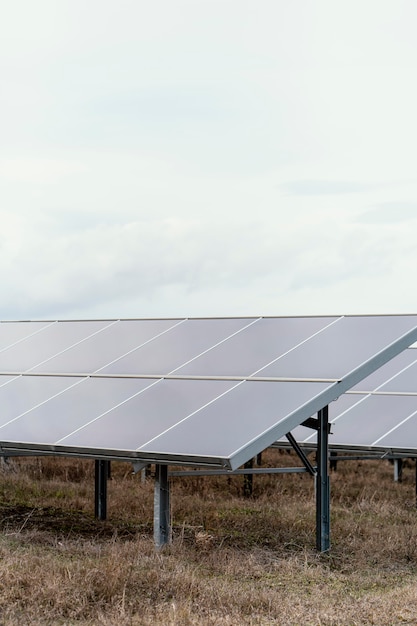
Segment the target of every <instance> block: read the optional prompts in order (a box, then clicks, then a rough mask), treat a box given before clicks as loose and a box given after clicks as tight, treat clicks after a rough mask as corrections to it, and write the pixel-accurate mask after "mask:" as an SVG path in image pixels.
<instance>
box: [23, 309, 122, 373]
mask: <svg viewBox="0 0 417 626" xmlns="http://www.w3.org/2000/svg"><path fill="white" fill-rule="evenodd" d="M117 323H118V320H115V321H112V322H111V323H110V324H108V325H107V326H103V328H99V329H98V330H96V331H94V332H93V333H91V334H90V335H87V337H83V338H82V339H80V340H79V341H76V342H75V343H73V344H71V345H70V346H67V347H66V348H64V349H63V350H60V352H57V353H56V354H53V355H52V356H50V357H48V358H47V359H44V360H43V361H41V362H40V363H36V365H33V366H32V367H31V368H30V369H28V370H26V371H27V372H31V371H32V370H34V369H35V368H37V367H40V366H41V365H43V364H44V363H47V362H48V361H51V360H52V359H55V358H56V357H57V356H60V355H61V354H64V353H65V352H68V350H72V348H75V346H79V345H80V344H81V343H83V342H84V341H87V340H88V339H90V338H91V337H94V336H95V335H98V334H99V333H101V332H103V330H106V329H107V328H111V326H114V324H117Z"/></svg>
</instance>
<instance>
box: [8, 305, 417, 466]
mask: <svg viewBox="0 0 417 626" xmlns="http://www.w3.org/2000/svg"><path fill="white" fill-rule="evenodd" d="M6 326H7V325H6V324H4V325H1V324H0V345H1V342H2V337H3V345H4V346H5V347H4V349H3V350H0V406H1V411H0V446H1V451H2V453H3V454H8V453H16V452H18V451H21V452H26V453H28V452H33V453H58V454H75V455H79V456H83V455H89V456H93V457H94V456H95V457H100V458H124V459H142V460H145V461H149V462H151V461H152V462H157V463H169V464H176V463H180V464H191V465H193V464H194V465H215V466H222V467H228V468H231V469H235V468H236V467H238V466H239V465H241V464H242V463H244V462H245V461H246V460H248V459H249V458H251V457H252V456H254V455H255V454H257V453H258V452H260V451H262V450H263V449H265V448H266V447H268V445H271V444H272V443H273V442H274V441H275V440H276V439H278V438H279V437H281V436H282V435H284V434H285V433H286V432H288V431H290V430H293V429H296V430H297V428H301V430H302V431H303V428H302V427H299V424H300V423H301V422H303V421H304V420H305V419H306V418H307V417H309V416H310V415H311V414H313V413H314V412H316V411H318V410H319V409H321V408H323V407H324V406H325V405H327V404H329V403H330V402H332V401H334V400H336V398H337V397H339V396H341V395H342V394H343V393H344V392H345V391H347V390H348V389H349V388H351V387H352V386H354V385H357V383H358V381H359V380H361V379H362V378H364V377H366V376H368V382H369V381H370V380H371V378H370V377H371V375H372V373H373V372H374V371H375V370H376V369H377V368H379V367H381V366H383V367H385V368H389V366H388V365H385V363H387V361H389V359H391V358H393V357H395V356H396V355H397V354H399V353H400V352H401V351H402V350H403V349H404V348H406V347H407V346H408V345H411V344H412V343H413V342H414V341H416V340H417V316H380V317H379V316H362V317H361V316H353V317H342V316H333V317H304V318H301V317H299V318H294V317H293V318H289V317H282V318H255V317H253V318H214V319H169V320H168V319H160V320H98V321H94V320H92V321H72V322H71V321H68V322H66V321H58V322H42V323H38V322H21V323H20V325H19V327H17V326H15V325H11V326H10V328H11V329H12V332H11V335H10V337H9V339H7V337H6V336H5V334H4V331H3V330H2V329H3V327H6ZM2 332H3V335H2V334H1V333H2ZM6 334H7V333H6ZM416 354H417V353H416ZM402 363H403V361H402ZM388 371H390V370H388V369H387V370H386V373H387V375H388ZM345 398H349V400H348V404H347V405H346V406H348V407H350V408H351V407H353V405H354V403H355V402H357V400H358V398H357V397H356V395H351V396H342V398H341V399H340V400H339V401H338V402H334V403H333V405H332V406H340V407H341V406H344V404H343V403H344V402H346V400H345ZM350 398H353V400H351V399H350ZM339 403H340V404H339ZM407 407H408V404H407ZM406 410H408V409H406V403H404V411H405V412H406ZM346 414H347V413H346ZM340 420H341V421H340V424H342V423H343V416H340ZM384 424H385V426H384V428H389V427H390V424H391V422H390V421H389V419H388V418H387V421H386V422H384ZM294 432H295V431H294ZM310 435H311V431H308V436H309V437H310Z"/></svg>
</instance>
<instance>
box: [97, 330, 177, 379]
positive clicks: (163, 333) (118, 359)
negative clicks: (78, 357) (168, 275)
mask: <svg viewBox="0 0 417 626" xmlns="http://www.w3.org/2000/svg"><path fill="white" fill-rule="evenodd" d="M187 319H188V318H184V319H181V320H179V321H178V322H176V323H175V324H174V325H173V326H170V327H169V328H166V329H165V330H163V331H162V332H160V333H158V334H157V335H154V336H153V337H151V338H150V339H147V340H146V341H144V342H143V343H141V344H140V345H138V346H136V347H135V348H132V349H131V350H128V351H127V352H126V353H125V354H122V355H121V356H118V357H117V359H113V361H110V363H106V365H102V366H101V367H99V368H98V370H95V371H94V374H98V373H99V372H100V371H101V370H103V369H104V368H105V367H109V366H110V365H113V363H117V361H120V359H123V358H124V357H126V356H128V355H129V354H132V352H135V350H139V349H140V348H143V346H146V344H148V343H151V341H154V340H155V339H158V337H162V335H165V333H168V332H169V331H170V330H172V329H173V328H176V327H177V326H180V324H184V323H185V322H186V321H187Z"/></svg>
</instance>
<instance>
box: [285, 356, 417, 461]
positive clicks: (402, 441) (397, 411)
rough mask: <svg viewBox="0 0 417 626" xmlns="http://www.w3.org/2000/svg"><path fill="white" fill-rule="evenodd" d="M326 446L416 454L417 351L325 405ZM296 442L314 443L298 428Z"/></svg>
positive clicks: (307, 434) (382, 369)
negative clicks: (328, 426) (327, 423)
mask: <svg viewBox="0 0 417 626" xmlns="http://www.w3.org/2000/svg"><path fill="white" fill-rule="evenodd" d="M329 419H330V421H331V422H332V435H331V436H330V445H331V446H333V447H340V448H345V449H346V448H347V449H349V448H350V449H369V450H383V451H386V450H388V451H392V452H393V453H401V452H402V453H404V454H410V455H413V456H415V455H417V349H415V348H410V349H408V350H405V351H404V352H402V353H401V354H399V355H398V356H397V357H395V358H393V359H392V360H391V361H389V362H388V363H387V364H386V365H384V366H383V367H381V368H380V369H379V370H377V371H376V372H374V373H373V374H371V375H370V376H368V377H367V378H366V379H365V380H363V381H362V382H361V383H359V384H358V385H356V386H355V387H354V388H353V389H352V390H351V391H348V392H347V393H346V394H345V395H343V396H342V397H341V398H339V399H338V400H337V401H336V402H333V403H332V404H331V405H330V407H329ZM293 435H294V436H295V437H296V439H297V441H299V442H300V443H303V444H309V443H311V444H315V441H316V437H315V434H312V432H311V430H309V429H307V428H305V427H303V426H299V427H297V428H296V429H295V430H294V431H293Z"/></svg>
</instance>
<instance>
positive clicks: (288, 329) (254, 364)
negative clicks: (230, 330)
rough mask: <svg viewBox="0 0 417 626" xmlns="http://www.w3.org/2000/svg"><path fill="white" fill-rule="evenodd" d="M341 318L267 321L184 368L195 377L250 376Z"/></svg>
mask: <svg viewBox="0 0 417 626" xmlns="http://www.w3.org/2000/svg"><path fill="white" fill-rule="evenodd" d="M336 319H337V318H322V317H312V318H285V317H284V318H264V319H260V320H259V321H257V322H256V324H251V325H250V326H248V327H246V328H245V329H244V330H242V331H241V332H240V333H237V334H235V335H234V336H233V337H231V338H230V339H229V340H228V341H225V342H223V343H221V344H220V345H218V346H216V347H214V348H212V349H211V350H209V351H208V352H205V353H204V354H203V355H202V356H200V357H198V358H196V359H194V360H193V361H191V362H190V363H187V364H186V365H184V366H183V367H180V368H179V369H178V370H177V371H176V373H177V374H184V375H187V374H188V375H192V376H210V375H220V376H250V375H252V374H255V372H257V371H258V370H260V369H261V368H263V367H265V366H266V365H267V364H268V363H270V362H271V361H272V360H274V359H276V358H278V357H280V356H282V355H284V354H285V353H286V352H288V350H291V349H294V347H295V346H297V345H299V344H302V343H303V342H305V341H306V340H308V339H309V338H310V337H312V336H314V335H315V334H316V333H319V332H320V331H323V330H324V329H325V328H327V327H328V326H329V325H330V324H332V323H333V322H334V321H335V320H336Z"/></svg>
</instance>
